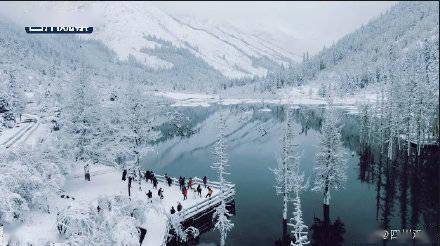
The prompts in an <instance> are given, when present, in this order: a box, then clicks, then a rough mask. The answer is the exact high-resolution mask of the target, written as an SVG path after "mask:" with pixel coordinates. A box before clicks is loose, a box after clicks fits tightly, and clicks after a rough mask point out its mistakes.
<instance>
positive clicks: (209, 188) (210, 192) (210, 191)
mask: <svg viewBox="0 0 440 246" xmlns="http://www.w3.org/2000/svg"><path fill="white" fill-rule="evenodd" d="M208 196H209V198H211V196H212V189H211V187H209V186H208V194H206V196H205V198H207V197H208Z"/></svg>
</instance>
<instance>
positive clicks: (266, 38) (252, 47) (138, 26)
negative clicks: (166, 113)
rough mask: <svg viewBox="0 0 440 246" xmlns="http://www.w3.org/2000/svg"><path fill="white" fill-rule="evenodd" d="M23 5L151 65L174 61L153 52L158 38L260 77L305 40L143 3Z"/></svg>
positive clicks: (232, 73)
mask: <svg viewBox="0 0 440 246" xmlns="http://www.w3.org/2000/svg"><path fill="white" fill-rule="evenodd" d="M33 5H34V6H33ZM26 8H29V9H28V11H24V15H26V14H29V16H30V14H31V13H32V16H35V12H36V11H40V10H41V9H44V11H50V12H51V13H57V16H59V17H60V18H57V19H56V21H55V20H54V22H53V23H54V24H57V25H59V24H60V21H64V23H69V24H77V23H79V22H84V24H89V25H93V26H94V27H95V29H94V32H93V34H92V35H91V36H88V37H87V38H91V39H97V40H101V41H103V42H104V43H105V44H106V45H107V46H108V47H110V48H111V49H113V50H114V51H115V52H116V53H117V54H118V56H119V57H120V58H121V59H124V60H126V59H127V58H128V57H129V56H130V55H132V56H133V57H135V58H136V60H137V61H139V62H141V63H143V64H145V65H146V66H148V67H149V68H153V69H169V68H171V67H173V66H175V65H176V64H174V63H173V62H172V61H170V60H167V59H166V58H164V57H159V56H157V55H155V54H154V51H153V52H152V51H151V50H154V49H156V48H158V47H161V46H162V42H169V43H171V44H172V46H174V47H177V48H184V49H186V50H188V51H190V52H191V54H193V55H194V56H196V57H199V58H201V59H203V60H204V61H205V62H206V63H207V64H209V65H210V66H211V67H213V68H215V69H216V70H217V71H220V72H221V74H223V75H224V76H226V77H228V78H234V79H236V78H243V77H253V76H255V75H256V76H264V75H265V74H266V73H267V72H268V70H270V69H271V68H273V67H274V66H279V65H281V64H284V65H286V64H288V63H291V62H293V61H298V58H299V57H301V56H300V54H302V53H303V52H304V51H305V50H306V49H307V45H308V44H307V43H306V42H304V41H301V40H299V39H298V38H295V37H292V35H291V34H287V33H285V32H284V33H283V31H282V30H277V29H273V30H272V31H268V29H267V28H266V29H263V28H262V29H261V30H258V28H256V27H252V28H250V27H243V26H242V27H238V26H233V25H232V24H230V23H219V22H214V21H209V20H203V21H202V20H199V19H196V18H195V17H191V18H188V17H186V18H183V17H177V16H172V15H170V14H167V13H165V12H164V11H162V10H160V9H158V8H156V7H154V6H152V5H151V4H149V3H144V2H119V3H115V2H114V3H112V4H106V3H102V2H87V3H84V2H68V3H66V2H58V3H38V4H37V3H35V4H29V5H27V7H26ZM30 8H32V10H30ZM41 18H42V19H43V20H44V18H45V17H44V16H42V17H41ZM37 21H41V19H39V20H37ZM78 21H79V22H78ZM47 22H49V23H51V20H46V24H47ZM157 40H160V42H158V41H157ZM145 49H147V50H149V52H145Z"/></svg>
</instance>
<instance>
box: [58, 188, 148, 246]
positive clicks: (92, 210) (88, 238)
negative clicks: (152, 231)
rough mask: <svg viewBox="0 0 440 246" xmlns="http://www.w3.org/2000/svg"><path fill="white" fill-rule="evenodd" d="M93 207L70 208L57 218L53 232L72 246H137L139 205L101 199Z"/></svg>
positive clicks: (141, 206)
mask: <svg viewBox="0 0 440 246" xmlns="http://www.w3.org/2000/svg"><path fill="white" fill-rule="evenodd" d="M97 205H98V206H99V207H100V210H99V212H98V210H97V206H96V205H93V206H90V207H89V208H81V207H70V208H68V209H65V210H63V211H60V212H59V214H58V215H57V228H58V230H59V232H60V234H61V235H63V237H64V238H65V239H66V241H67V242H68V243H69V244H72V245H90V244H93V242H100V244H102V245H139V232H138V229H137V228H138V226H139V225H141V224H142V223H143V221H144V220H145V219H144V214H145V208H146V207H147V204H145V203H143V202H131V201H130V200H128V198H125V197H122V196H116V197H101V198H99V199H98V203H97Z"/></svg>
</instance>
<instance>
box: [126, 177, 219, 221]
mask: <svg viewBox="0 0 440 246" xmlns="http://www.w3.org/2000/svg"><path fill="white" fill-rule="evenodd" d="M127 176H128V196H129V197H130V195H131V192H130V191H131V183H132V181H133V180H134V179H135V177H134V176H137V175H136V172H130V173H128V171H127V170H126V169H124V170H123V172H122V180H123V181H125V180H126V179H127ZM141 176H142V174H141V173H140V171H139V178H141ZM143 176H144V177H143V178H144V179H145V181H146V182H147V183H148V182H151V183H152V184H153V188H154V189H157V184H158V181H157V178H156V176H155V174H154V172H153V171H150V170H147V171H145V173H144V174H143ZM165 180H166V182H167V184H168V186H169V187H171V185H172V184H173V179H172V178H171V177H170V176H168V174H165ZM178 183H179V187H180V191H181V193H182V195H183V200H186V199H188V191H189V190H192V191H193V192H194V193H197V195H198V196H199V197H202V191H203V188H202V185H201V184H197V187H195V188H194V187H193V186H194V180H193V179H192V178H191V177H190V178H189V179H188V180H186V178H185V177H182V176H180V177H179V179H178ZM139 184H140V183H139ZM203 186H204V188H205V189H208V192H207V194H206V196H205V198H208V197H209V198H211V196H212V193H213V190H212V189H211V187H209V186H208V178H207V177H206V176H204V177H203ZM145 194H146V195H147V198H148V200H149V201H150V202H152V198H153V192H152V191H151V190H148V192H145ZM157 196H158V197H159V198H160V199H163V198H164V190H163V188H159V190H158V191H157ZM176 208H177V212H180V211H181V210H182V204H180V202H178V204H177V206H176ZM170 211H171V214H174V213H175V212H176V209H175V208H174V206H172V207H171V210H170Z"/></svg>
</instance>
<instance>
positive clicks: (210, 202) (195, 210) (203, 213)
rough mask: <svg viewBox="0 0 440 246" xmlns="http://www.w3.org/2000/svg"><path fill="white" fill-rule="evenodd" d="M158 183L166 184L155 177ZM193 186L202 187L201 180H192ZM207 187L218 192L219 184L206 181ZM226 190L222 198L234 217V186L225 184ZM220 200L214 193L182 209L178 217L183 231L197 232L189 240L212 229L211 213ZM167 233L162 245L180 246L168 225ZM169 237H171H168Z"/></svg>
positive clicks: (163, 180) (163, 179)
mask: <svg viewBox="0 0 440 246" xmlns="http://www.w3.org/2000/svg"><path fill="white" fill-rule="evenodd" d="M155 176H156V177H157V179H158V181H160V182H166V180H165V177H164V176H162V175H157V174H155ZM172 179H173V184H175V185H177V183H178V180H177V179H175V178H172ZM193 182H194V185H196V186H197V185H199V184H200V185H201V186H204V184H203V180H201V179H200V178H197V177H195V178H193ZM207 186H209V187H212V188H214V189H216V190H220V184H219V183H218V182H215V181H208V183H207ZM226 186H227V188H226V190H225V191H224V197H225V200H226V208H227V209H228V211H229V213H230V214H231V215H235V185H234V184H227V185H226ZM220 202H221V199H220V193H218V192H217V193H215V194H214V195H213V196H212V197H211V198H209V199H207V200H204V201H202V202H201V203H198V204H195V205H193V206H191V207H189V208H186V209H183V210H182V211H181V212H180V213H179V216H181V219H182V222H181V224H182V227H183V229H184V230H187V229H188V228H191V229H193V228H195V229H196V230H197V235H196V237H195V238H191V237H190V238H189V239H190V240H197V237H198V235H200V234H202V233H205V232H208V231H209V230H211V229H212V228H213V227H214V221H213V217H212V216H213V213H214V211H215V208H216V207H217V206H219V205H220ZM167 231H169V233H168V235H165V238H164V243H163V244H162V245H163V246H164V245H168V246H170V245H180V244H181V243H179V240H178V239H177V237H176V235H175V233H174V232H173V230H172V228H170V225H168V228H167ZM169 235H171V237H170V236H169Z"/></svg>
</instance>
